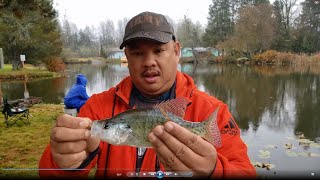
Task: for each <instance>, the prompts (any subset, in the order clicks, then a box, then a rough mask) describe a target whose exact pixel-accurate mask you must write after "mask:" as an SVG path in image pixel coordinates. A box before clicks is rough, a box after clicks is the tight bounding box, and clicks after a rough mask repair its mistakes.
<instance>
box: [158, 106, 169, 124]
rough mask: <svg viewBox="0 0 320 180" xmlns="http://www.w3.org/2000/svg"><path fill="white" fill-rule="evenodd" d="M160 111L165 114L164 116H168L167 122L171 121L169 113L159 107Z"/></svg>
mask: <svg viewBox="0 0 320 180" xmlns="http://www.w3.org/2000/svg"><path fill="white" fill-rule="evenodd" d="M159 110H160V112H161V113H162V114H163V116H164V117H166V120H167V121H166V122H168V121H171V119H170V117H169V116H168V114H167V113H166V112H165V111H164V110H163V109H162V108H159Z"/></svg>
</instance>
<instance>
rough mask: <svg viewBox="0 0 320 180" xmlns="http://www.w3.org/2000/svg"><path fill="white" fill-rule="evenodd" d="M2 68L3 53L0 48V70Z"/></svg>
mask: <svg viewBox="0 0 320 180" xmlns="http://www.w3.org/2000/svg"><path fill="white" fill-rule="evenodd" d="M3 66H4V58H3V51H2V48H0V69H3Z"/></svg>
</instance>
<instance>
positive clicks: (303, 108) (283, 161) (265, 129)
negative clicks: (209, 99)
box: [0, 64, 320, 173]
mask: <svg viewBox="0 0 320 180" xmlns="http://www.w3.org/2000/svg"><path fill="white" fill-rule="evenodd" d="M178 68H179V70H181V71H182V72H185V73H187V74H189V75H191V76H192V77H193V78H194V81H195V83H196V85H197V86H198V87H199V89H201V90H203V91H206V92H207V93H209V94H211V95H213V96H215V97H217V98H218V99H220V100H222V101H223V102H225V103H226V104H228V106H229V109H230V111H231V113H232V114H233V115H234V117H235V119H236V121H237V123H238V125H239V127H240V128H241V136H242V138H243V139H244V141H245V142H246V143H247V144H248V147H249V154H250V158H251V159H254V160H260V161H262V159H259V156H258V152H259V150H261V149H263V148H264V147H265V146H266V145H268V144H276V145H277V146H278V147H279V148H278V151H279V152H276V151H275V152H273V153H274V154H273V155H272V156H271V158H270V159H268V162H272V163H273V164H275V165H276V166H277V170H278V171H288V169H290V170H295V171H303V170H308V169H310V167H312V168H313V167H319V165H320V161H319V160H317V159H314V158H313V159H312V158H310V159H308V160H305V159H301V158H296V159H294V158H291V157H289V158H288V156H287V155H286V153H285V151H280V149H281V148H282V146H283V145H284V144H285V143H287V142H288V141H289V140H288V139H287V137H293V136H294V135H295V134H296V133H297V132H303V133H304V135H305V137H307V138H310V139H311V140H317V139H319V137H320V121H319V117H320V111H319V107H320V90H319V88H320V76H319V74H320V67H284V68H275V67H250V66H238V65H216V64H212V65H204V64H198V65H197V67H196V68H194V66H193V64H183V65H179V67H178ZM67 72H68V73H67V77H61V78H55V79H43V80H29V81H27V82H1V91H0V92H2V94H3V96H6V97H8V98H9V99H17V98H23V97H24V96H25V95H26V94H27V93H26V92H28V94H29V95H30V96H37V97H42V98H43V102H46V103H62V102H63V97H64V95H65V94H67V92H68V91H69V89H70V88H71V87H72V85H73V84H74V83H75V81H76V74H77V73H82V74H84V75H86V77H87V79H88V83H87V93H88V95H89V96H91V95H92V94H94V93H98V92H102V91H104V90H106V89H109V88H110V87H112V86H114V85H116V84H117V83H119V82H120V81H121V80H122V79H123V78H124V77H126V76H128V75H129V73H128V69H127V66H125V65H120V64H91V65H88V64H85V65H68V71H67ZM295 145H296V146H298V147H296V149H295V150H296V151H308V152H312V153H319V154H320V148H313V147H310V148H305V147H304V148H303V147H299V144H298V143H296V144H295ZM296 160H299V163H300V165H296V163H295V162H296ZM269 173H271V172H269Z"/></svg>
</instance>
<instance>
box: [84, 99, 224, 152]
mask: <svg viewBox="0 0 320 180" xmlns="http://www.w3.org/2000/svg"><path fill="white" fill-rule="evenodd" d="M188 103H189V102H188V100H187V99H186V98H184V97H179V98H176V99H170V100H166V101H162V102H160V103H158V104H156V105H154V106H152V107H143V108H137V109H129V110H126V111H124V112H121V113H119V114H117V115H115V116H113V117H111V118H107V119H103V120H95V121H93V123H92V125H91V130H90V133H91V136H93V137H96V138H98V139H100V140H101V141H105V142H107V143H109V144H112V145H126V146H132V147H143V148H152V144H151V142H150V141H149V139H148V134H149V133H150V132H151V130H152V129H153V128H155V127H156V126H157V125H164V124H165V123H166V122H167V121H173V122H175V123H177V124H179V125H180V126H182V127H184V128H186V129H188V130H189V131H191V132H192V133H194V134H196V135H199V136H201V137H202V138H204V139H205V140H207V141H208V142H210V143H211V144H213V145H214V146H216V147H220V146H221V135H220V130H219V128H218V124H217V114H218V109H219V108H217V109H216V110H215V111H214V112H213V113H212V114H211V115H210V116H209V117H208V118H207V119H206V120H203V121H202V122H191V121H187V120H184V119H183V116H184V114H185V111H186V108H187V105H188ZM199 108H201V107H199Z"/></svg>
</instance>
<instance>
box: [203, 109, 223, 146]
mask: <svg viewBox="0 0 320 180" xmlns="http://www.w3.org/2000/svg"><path fill="white" fill-rule="evenodd" d="M218 110H219V108H217V109H216V110H215V111H214V112H213V113H212V114H211V115H210V116H209V118H208V119H206V120H205V121H204V126H205V127H204V128H205V130H206V133H205V135H204V138H205V139H206V140H207V141H209V142H210V143H211V144H213V145H214V146H216V147H221V134H220V130H219V127H218V123H217V114H218Z"/></svg>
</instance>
